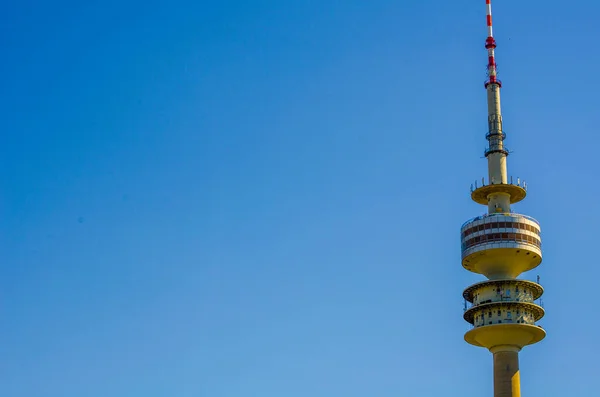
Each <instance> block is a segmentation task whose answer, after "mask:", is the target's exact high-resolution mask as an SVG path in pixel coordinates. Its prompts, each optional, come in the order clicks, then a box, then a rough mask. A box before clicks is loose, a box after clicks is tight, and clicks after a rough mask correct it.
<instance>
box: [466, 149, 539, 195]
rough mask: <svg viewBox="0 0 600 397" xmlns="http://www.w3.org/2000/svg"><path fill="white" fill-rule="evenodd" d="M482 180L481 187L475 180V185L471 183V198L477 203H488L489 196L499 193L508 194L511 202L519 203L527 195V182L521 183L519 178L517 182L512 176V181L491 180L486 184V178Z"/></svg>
mask: <svg viewBox="0 0 600 397" xmlns="http://www.w3.org/2000/svg"><path fill="white" fill-rule="evenodd" d="M486 155H487V153H486ZM481 182H482V183H481V186H479V187H477V182H475V185H474V186H475V187H473V185H471V199H472V200H473V201H475V202H476V203H477V204H482V205H487V204H488V197H489V196H490V195H492V194H498V193H500V194H508V195H509V196H510V203H511V204H515V203H518V202H519V201H522V200H523V199H524V198H525V196H527V184H526V183H525V182H523V183H522V184H521V181H520V180H519V179H517V183H516V184H515V183H512V178H511V182H510V183H493V182H491V181H490V183H488V184H487V185H486V184H485V179H483V180H482V181H481Z"/></svg>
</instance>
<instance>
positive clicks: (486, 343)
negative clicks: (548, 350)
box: [465, 324, 546, 349]
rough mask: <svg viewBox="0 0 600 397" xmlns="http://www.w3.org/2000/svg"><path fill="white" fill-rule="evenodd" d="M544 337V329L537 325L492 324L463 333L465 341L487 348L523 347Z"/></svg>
mask: <svg viewBox="0 0 600 397" xmlns="http://www.w3.org/2000/svg"><path fill="white" fill-rule="evenodd" d="M545 337H546V331H544V330H543V329H542V328H541V327H538V326H537V325H529V324H494V325H486V326H483V327H478V328H473V329H472V330H470V331H468V332H467V333H466V334H465V341H466V342H467V343H470V344H471V345H474V346H479V347H485V348H487V349H493V348H494V347H495V346H502V345H507V346H517V347H519V348H523V347H524V346H527V345H532V344H534V343H538V342H539V341H541V340H542V339H544V338H545Z"/></svg>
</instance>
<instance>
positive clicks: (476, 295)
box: [460, 0, 546, 397]
mask: <svg viewBox="0 0 600 397" xmlns="http://www.w3.org/2000/svg"><path fill="white" fill-rule="evenodd" d="M486 6H487V28H488V37H487V39H486V40H485V48H486V49H487V53H488V66H487V75H488V76H487V77H488V79H487V80H486V82H485V89H486V91H487V104H488V133H487V134H486V139H487V141H488V147H487V148H486V150H485V157H486V158H487V163H488V177H487V180H486V179H485V178H482V180H481V181H477V182H475V183H474V184H473V185H472V186H471V199H473V201H475V202H476V203H478V204H481V205H484V206H487V213H486V214H485V215H482V216H478V217H476V218H473V219H471V220H469V221H467V222H465V223H464V224H463V226H462V227H461V230H460V238H461V252H462V265H463V267H464V268H465V269H467V270H468V271H470V272H473V273H479V274H481V275H483V276H485V277H486V278H487V280H486V281H482V282H479V283H477V284H474V285H471V286H469V287H468V288H467V289H465V291H464V292H463V297H464V299H465V309H464V319H465V320H466V321H467V322H469V323H470V324H471V325H472V328H471V330H469V331H468V332H467V333H466V334H465V340H466V341H467V342H468V343H470V344H472V345H475V346H479V347H485V348H486V349H488V350H489V351H490V352H491V353H492V354H493V357H494V397H520V396H521V384H520V374H519V352H520V351H521V349H522V348H523V347H525V346H528V345H531V344H534V343H537V342H539V341H541V340H542V339H544V337H545V336H546V332H545V331H544V330H543V329H542V328H541V327H540V326H538V325H536V321H538V320H539V319H541V318H542V317H543V316H544V309H543V308H542V306H541V304H537V303H536V301H537V300H538V299H539V298H540V297H541V296H542V293H543V292H544V290H543V288H542V287H541V286H540V285H539V279H538V283H535V282H532V281H526V280H522V279H518V278H517V277H518V276H519V275H520V274H521V273H523V272H526V271H528V270H532V269H534V268H536V267H537V266H539V265H540V263H541V262H542V250H541V236H540V230H541V229H540V224H539V223H538V221H536V220H535V219H533V218H532V217H529V216H527V215H522V214H518V213H515V212H513V211H512V210H511V204H515V203H518V202H519V201H521V200H523V199H524V198H525V196H526V193H527V185H526V184H525V182H523V181H521V180H520V179H519V178H515V179H513V178H512V177H510V178H509V177H508V173H507V169H506V158H507V156H508V154H509V152H508V150H507V149H506V147H505V146H504V139H505V134H504V132H503V130H502V114H501V110H500V89H501V88H502V82H501V81H500V80H498V78H497V73H496V58H495V49H496V40H495V39H494V35H493V31H492V6H491V0H486ZM478 182H480V183H478Z"/></svg>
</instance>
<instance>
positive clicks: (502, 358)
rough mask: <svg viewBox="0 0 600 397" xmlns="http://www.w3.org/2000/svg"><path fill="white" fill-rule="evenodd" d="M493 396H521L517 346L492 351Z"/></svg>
mask: <svg viewBox="0 0 600 397" xmlns="http://www.w3.org/2000/svg"><path fill="white" fill-rule="evenodd" d="M494 397H521V376H520V374H519V351H518V348H517V349H511V350H502V351H495V352H494Z"/></svg>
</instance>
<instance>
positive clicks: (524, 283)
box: [463, 278, 544, 303]
mask: <svg viewBox="0 0 600 397" xmlns="http://www.w3.org/2000/svg"><path fill="white" fill-rule="evenodd" d="M505 285H514V286H519V287H521V288H522V289H525V288H529V289H530V290H531V291H533V294H532V297H531V299H532V300H533V301H535V300H537V299H538V298H539V297H540V296H542V295H543V293H544V288H543V287H542V286H541V285H539V284H538V283H534V282H533V281H529V280H519V279H514V278H509V279H499V280H488V281H482V282H480V283H477V284H473V285H470V286H469V287H467V288H466V289H465V290H464V291H463V298H464V299H465V300H466V301H467V302H469V303H473V295H474V294H475V292H476V291H478V290H481V289H485V288H488V287H497V286H498V287H500V288H504V286H505Z"/></svg>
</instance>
